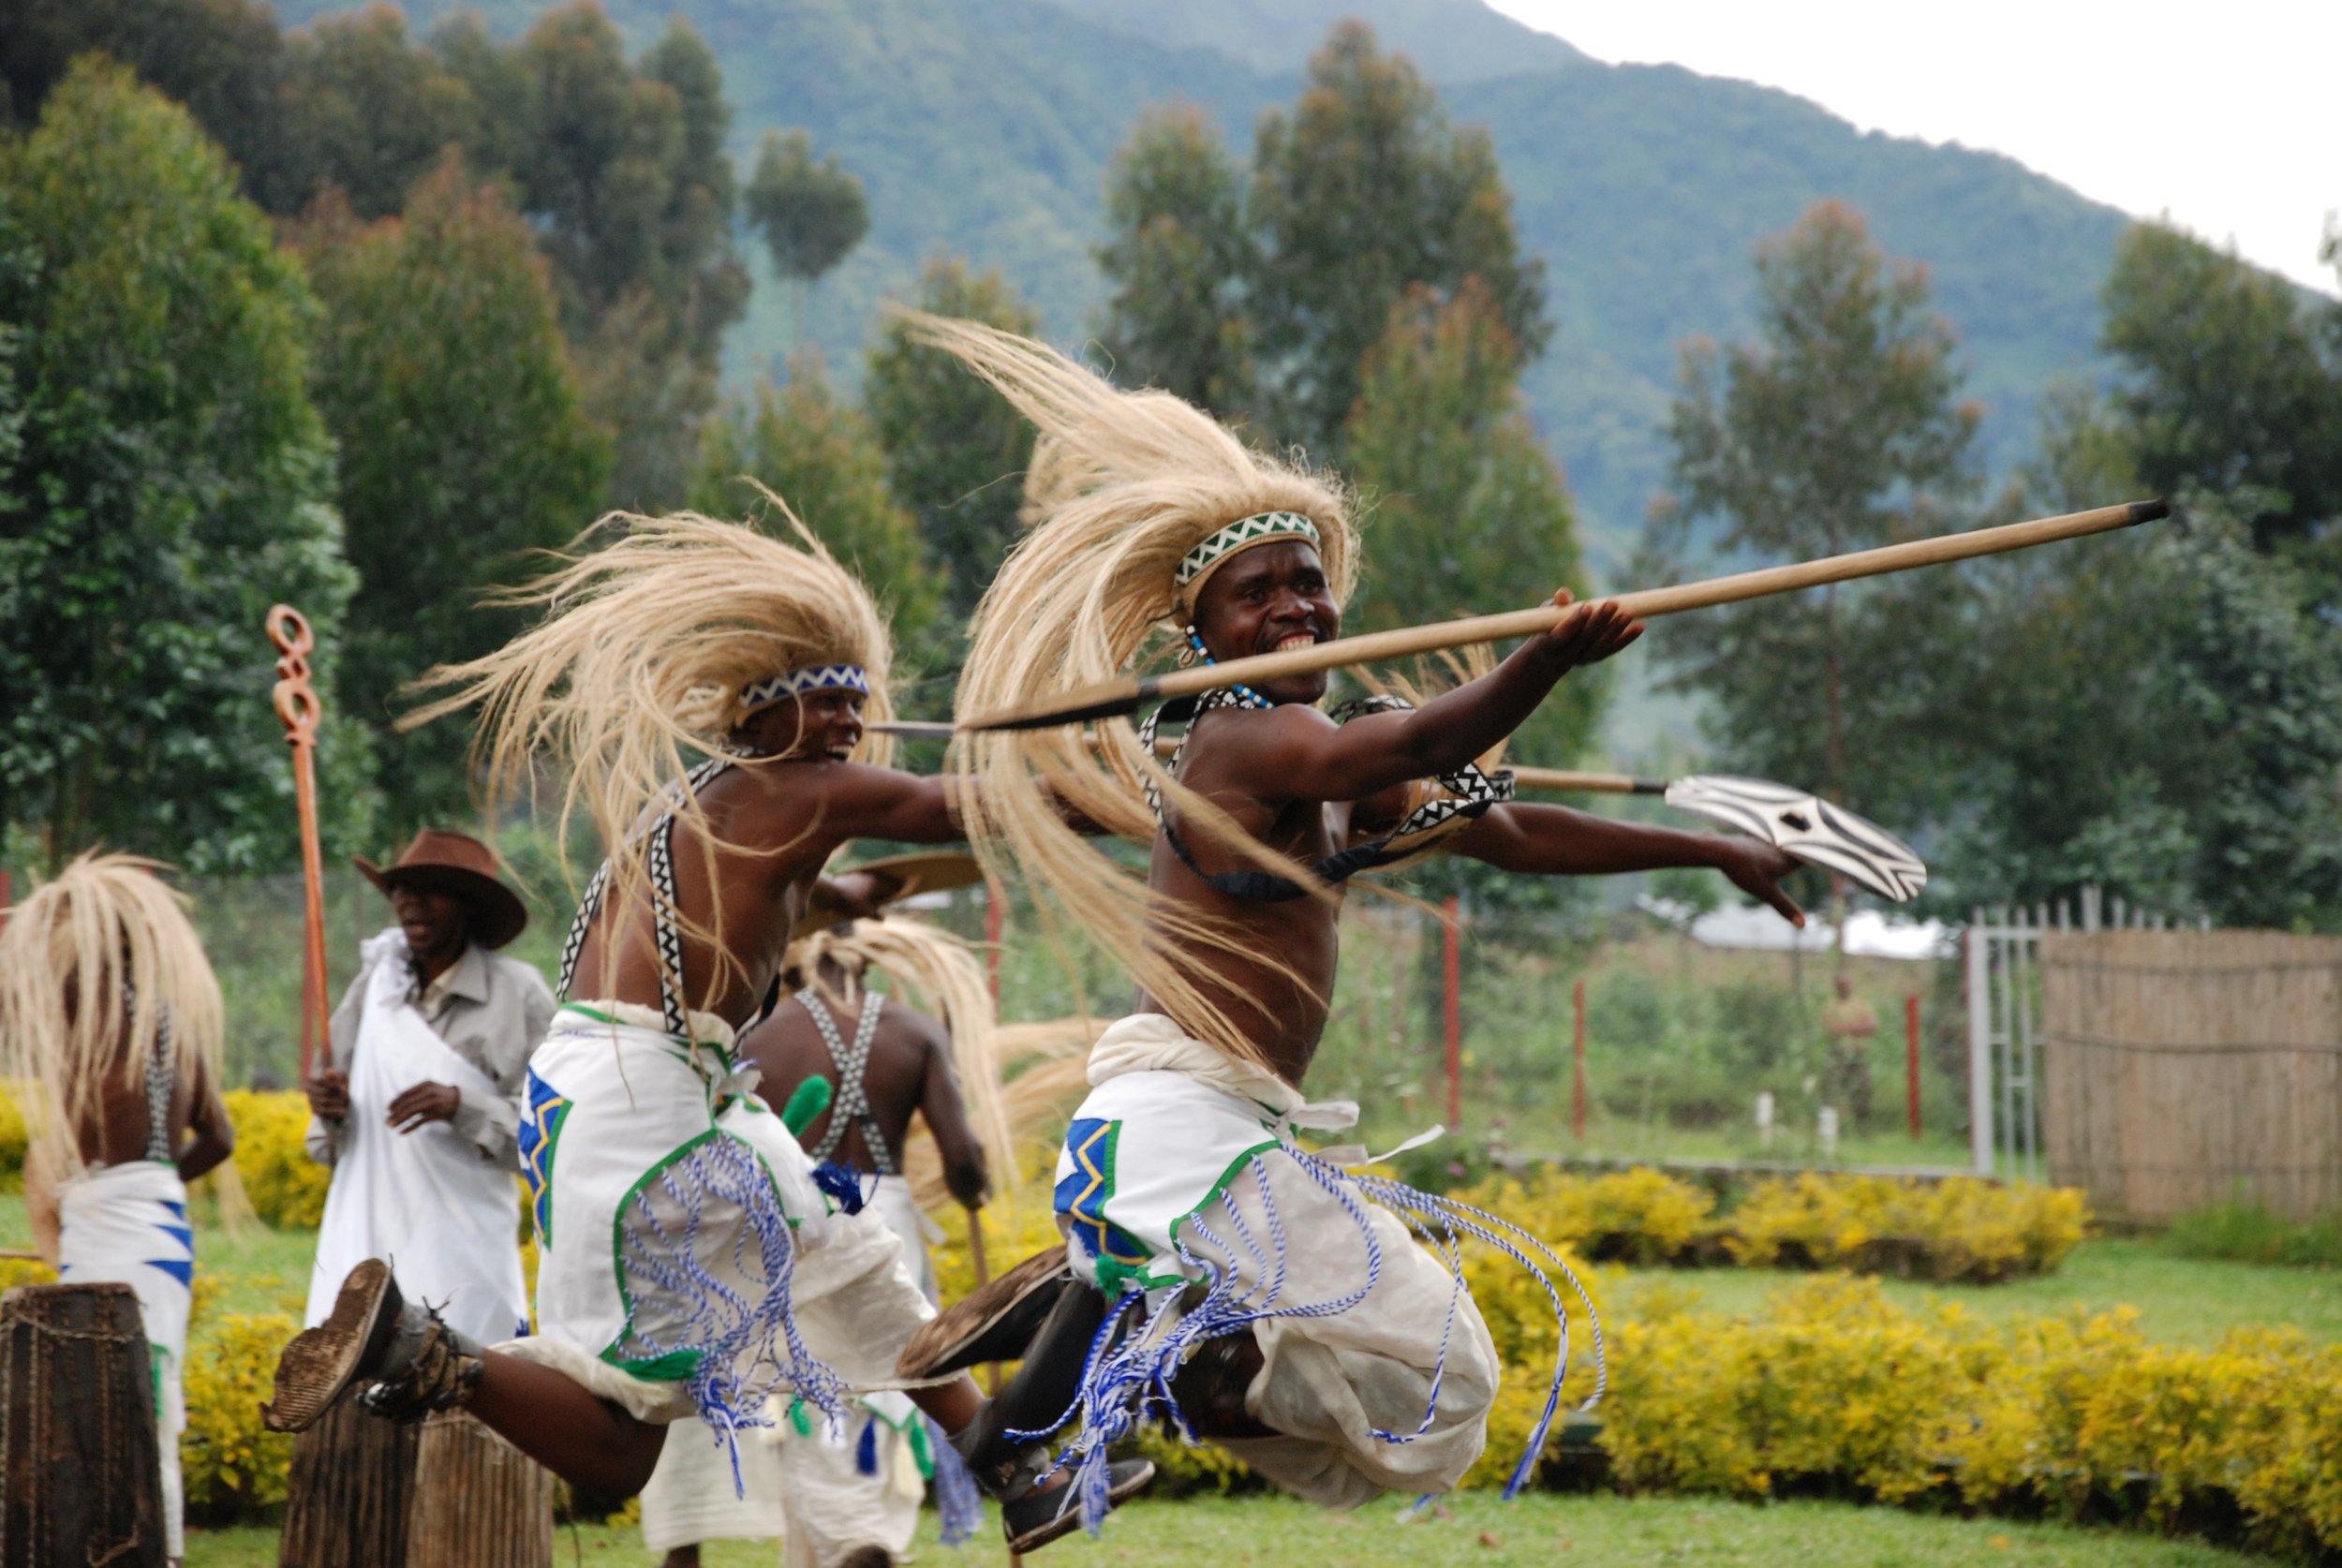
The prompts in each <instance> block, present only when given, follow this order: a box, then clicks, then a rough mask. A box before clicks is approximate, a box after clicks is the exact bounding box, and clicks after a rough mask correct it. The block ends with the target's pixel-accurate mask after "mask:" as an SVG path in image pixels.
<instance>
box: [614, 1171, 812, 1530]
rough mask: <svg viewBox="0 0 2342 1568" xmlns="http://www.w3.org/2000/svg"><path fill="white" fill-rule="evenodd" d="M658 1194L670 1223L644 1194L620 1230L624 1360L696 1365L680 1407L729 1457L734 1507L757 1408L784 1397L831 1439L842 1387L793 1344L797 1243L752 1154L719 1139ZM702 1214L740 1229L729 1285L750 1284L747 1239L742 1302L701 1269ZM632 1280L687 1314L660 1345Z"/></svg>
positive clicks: (664, 1180) (764, 1417)
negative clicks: (823, 1423)
mask: <svg viewBox="0 0 2342 1568" xmlns="http://www.w3.org/2000/svg"><path fill="white" fill-rule="evenodd" d="M657 1186H658V1188H659V1189H660V1191H661V1192H662V1193H663V1194H664V1195H665V1197H666V1198H667V1200H668V1201H669V1203H671V1204H672V1205H673V1206H674V1209H675V1210H676V1211H677V1213H678V1214H679V1216H680V1220H679V1221H678V1220H676V1219H675V1218H674V1217H662V1216H661V1215H660V1213H659V1212H658V1211H657V1210H656V1209H654V1208H653V1207H652V1206H651V1203H650V1200H649V1197H648V1195H647V1193H646V1192H638V1193H637V1194H635V1196H634V1198H633V1199H632V1200H631V1202H630V1205H629V1206H628V1208H627V1209H626V1210H625V1211H622V1215H621V1218H620V1220H619V1234H620V1238H621V1244H622V1247H623V1252H624V1263H625V1265H626V1272H625V1282H626V1284H627V1286H628V1287H629V1288H628V1292H627V1296H628V1304H629V1309H630V1317H629V1322H628V1326H627V1333H626V1337H625V1342H626V1344H627V1346H628V1349H629V1352H630V1354H628V1356H627V1358H626V1359H627V1360H629V1361H637V1360H644V1361H647V1360H656V1359H658V1358H659V1357H660V1356H662V1355H671V1354H678V1353H684V1352H692V1351H696V1352H698V1353H699V1357H698V1361H697V1363H696V1365H695V1366H694V1367H693V1368H692V1371H691V1374H690V1377H689V1382H688V1383H687V1386H688V1388H689V1392H690V1396H691V1402H692V1403H693V1404H694V1405H696V1406H697V1407H698V1409H699V1413H700V1418H701V1419H702V1420H704V1421H705V1422H706V1423H707V1425H708V1426H709V1427H712V1428H714V1430H715V1432H716V1434H717V1441H718V1442H721V1443H722V1444H723V1445H724V1446H725V1447H726V1449H727V1450H728V1451H729V1453H730V1456H731V1459H732V1480H733V1487H734V1490H735V1492H737V1493H738V1494H739V1495H741V1496H743V1497H745V1496H746V1495H747V1487H746V1482H745V1481H744V1479H743V1478H742V1476H741V1473H740V1449H739V1443H738V1433H739V1431H740V1429H741V1428H744V1427H769V1426H771V1425H772V1424H773V1417H772V1416H770V1415H768V1414H766V1413H764V1409H765V1405H766V1402H767V1401H768V1400H769V1399H770V1398H772V1397H773V1396H774V1395H775V1394H777V1393H781V1392H784V1391H785V1392H787V1393H790V1394H793V1395H794V1396H795V1397H796V1398H800V1399H803V1400H804V1401H805V1402H806V1403H808V1404H809V1405H811V1406H813V1407H814V1408H815V1409H817V1410H819V1411H821V1412H822V1413H823V1415H825V1416H827V1417H828V1418H829V1420H830V1422H831V1423H832V1427H833V1429H837V1430H842V1423H843V1421H844V1420H845V1413H846V1404H845V1396H846V1387H845V1383H844V1382H843V1381H842V1380H841V1379H840V1378H839V1377H838V1375H837V1372H836V1371H834V1370H832V1369H831V1368H830V1367H829V1366H828V1365H827V1364H826V1363H824V1362H823V1361H822V1360H820V1359H819V1358H818V1357H816V1356H815V1355H814V1354H812V1353H811V1352H810V1351H809V1350H808V1349H807V1348H806V1345H805V1340H804V1339H803V1338H802V1337H801V1335H800V1334H799V1332H798V1328H797V1319H796V1312H795V1310H794V1308H793V1294H792V1291H791V1283H792V1280H793V1277H794V1274H795V1270H796V1238H795V1236H794V1235H792V1234H791V1232H790V1229H789V1221H788V1218H787V1217H786V1216H785V1215H784V1214H783V1213H782V1212H781V1208H780V1203H779V1200H778V1197H777V1196H776V1195H775V1193H774V1192H773V1190H772V1186H771V1183H770V1180H769V1178H767V1176H765V1174H764V1170H763V1165H762V1164H761V1163H760V1162H759V1161H758V1160H757V1158H756V1155H755V1153H754V1152H753V1151H752V1150H750V1149H749V1147H748V1146H747V1145H745V1144H743V1143H741V1142H740V1141H739V1140H738V1139H736V1138H733V1137H731V1136H729V1135H726V1134H722V1133H719V1134H718V1135H717V1136H715V1137H712V1138H710V1139H708V1140H707V1141H706V1142H704V1143H703V1144H701V1145H699V1146H697V1147H695V1148H693V1149H692V1150H691V1152H690V1153H689V1154H688V1155H686V1156H684V1157H683V1158H682V1159H680V1160H677V1161H674V1163H672V1164H670V1165H669V1166H667V1168H666V1169H665V1170H663V1171H661V1172H660V1175H659V1178H658V1182H657ZM710 1204H715V1205H719V1206H730V1207H734V1208H737V1209H738V1210H739V1211H740V1212H741V1214H742V1215H743V1216H744V1217H745V1221H746V1222H745V1223H744V1224H742V1225H741V1226H740V1227H739V1229H738V1231H737V1233H736V1234H735V1235H734V1238H733V1243H732V1264H733V1266H734V1271H735V1272H736V1273H738V1274H742V1275H746V1274H748V1273H749V1267H748V1246H749V1238H750V1237H751V1236H753V1237H754V1238H755V1239H756V1241H757V1242H758V1243H759V1245H760V1250H761V1253H762V1257H763V1284H764V1289H763V1293H762V1294H760V1295H759V1296H758V1298H757V1299H755V1300H753V1301H751V1300H749V1299H748V1298H747V1297H746V1296H744V1295H743V1294H741V1293H740V1292H738V1291H736V1290H734V1288H733V1287H732V1286H731V1285H729V1284H727V1283H726V1282H725V1281H724V1280H721V1279H719V1278H718V1277H717V1276H716V1275H715V1274H713V1273H712V1272H710V1271H709V1270H708V1268H707V1267H706V1266H705V1265H704V1264H703V1263H702V1262H701V1261H700V1256H699V1251H698V1243H699V1241H700V1237H701V1234H702V1229H703V1225H704V1219H705V1210H706V1207H707V1206H708V1205H710ZM637 1280H640V1281H642V1282H643V1283H644V1284H645V1285H646V1286H648V1287H650V1288H651V1289H653V1290H656V1291H657V1292H658V1293H659V1294H660V1296H662V1297H663V1298H665V1300H666V1301H667V1302H672V1303H689V1304H690V1309H689V1312H688V1313H686V1314H684V1315H682V1316H681V1318H680V1320H679V1322H677V1323H676V1324H674V1326H672V1327H670V1328H669V1329H668V1330H667V1332H666V1333H665V1334H663V1335H661V1334H658V1333H654V1332H651V1331H649V1330H646V1329H645V1328H644V1327H642V1326H641V1325H639V1324H636V1323H635V1322H634V1321H633V1320H632V1311H633V1309H634V1307H635V1291H634V1290H633V1288H632V1287H633V1284H634V1282H635V1281H637Z"/></svg>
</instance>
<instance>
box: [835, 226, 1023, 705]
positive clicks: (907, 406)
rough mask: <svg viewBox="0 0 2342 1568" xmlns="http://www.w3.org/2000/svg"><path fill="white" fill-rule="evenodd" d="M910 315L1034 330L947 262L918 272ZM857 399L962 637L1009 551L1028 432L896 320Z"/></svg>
mask: <svg viewBox="0 0 2342 1568" xmlns="http://www.w3.org/2000/svg"><path fill="white" fill-rule="evenodd" d="M918 304H919V308H920V309H922V310H925V311H928V312H931V313H932V314H934V315H937V316H958V317H966V318H970V319H971V320H977V321H986V322H989V323H990V324H991V325H993V326H996V327H1000V328H1003V329H1005V330H1006V331H1009V332H1014V333H1027V334H1030V333H1035V332H1037V331H1039V329H1040V322H1039V320H1038V319H1037V318H1035V317H1034V316H1033V313H1032V312H1031V310H1030V308H1028V307H1027V306H1026V304H1025V303H1024V301H1023V300H1022V299H1020V298H1019V297H1018V296H1017V294H1016V292H1015V290H1014V289H1013V288H1010V287H1009V286H1008V285H1007V284H1006V283H1003V282H1002V281H1001V274H998V273H996V272H986V273H982V274H973V273H971V272H970V271H969V270H968V264H967V263H966V262H965V261H963V260H961V259H958V258H956V257H937V258H936V259H933V260H931V261H929V262H928V263H927V265H926V271H925V272H924V273H923V274H921V275H920V279H919V295H918ZM862 395H863V403H864V407H866V408H867V410H868V411H869V416H870V422H871V424H872V425H873V426H874V427H875V428H876V429H877V431H878V436H879V440H880V442H881V443H882V445H883V446H884V447H885V449H886V473H887V479H888V481H889V482H890V483H892V485H893V486H894V490H895V495H896V496H897V498H898V499H900V500H901V501H902V503H903V504H904V505H905V506H907V507H909V508H911V510H912V512H913V513H914V514H916V515H917V517H918V519H919V537H920V538H921V539H922V540H925V541H926V550H927V558H928V559H929V560H931V561H933V562H935V563H936V564H937V565H938V566H939V567H941V569H942V571H943V573H944V590H943V592H944V604H945V607H946V609H947V611H948V612H949V614H950V617H951V620H952V622H953V624H954V625H955V626H964V625H966V623H967V619H968V616H969V614H971V612H973V611H974V609H975V607H976V600H977V599H980V598H982V597H983V595H984V590H985V589H986V588H987V587H989V586H990V585H991V583H992V575H993V573H994V572H996V571H998V570H1000V566H1001V556H1003V555H1006V554H1007V553H1008V547H1009V545H1010V544H1011V543H1013V542H1015V538H1016V509H1017V507H1018V505H1019V504H1020V503H1021V502H1022V499H1023V496H1024V477H1025V468H1026V466H1027V465H1028V464H1030V462H1031V461H1032V443H1033V432H1032V426H1031V425H1030V424H1028V423H1026V422H1025V418H1024V416H1023V415H1021V414H1019V413H1018V412H1017V411H1016V410H1015V408H1013V407H1010V406H1009V405H1008V403H1007V401H1006V400H1004V399H1003V398H1002V397H1001V395H1000V394H999V393H998V392H994V391H993V390H992V389H991V388H990V387H987V386H986V385H985V384H984V383H983V382H982V381H979V380H978V379H976V377H973V376H971V375H969V374H968V371H967V369H966V367H965V366H963V365H962V364H960V362H958V361H957V360H955V359H953V358H952V357H951V356H950V355H949V354H945V353H941V352H939V351H938V350H936V349H933V348H921V347H920V346H919V345H917V344H916V343H913V342H912V340H911V333H910V329H909V328H908V327H906V326H905V325H904V324H903V322H902V321H901V320H900V318H890V319H888V320H887V321H886V322H885V324H884V325H883V326H882V327H881V328H880V329H879V341H878V343H877V344H876V346H875V347H873V348H871V350H870V356H869V360H868V362H867V367H866V368H865V370H864V373H863V394H862ZM956 667H957V661H956V658H954V660H953V668H955V669H956Z"/></svg>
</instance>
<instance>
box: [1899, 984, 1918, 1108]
mask: <svg viewBox="0 0 2342 1568" xmlns="http://www.w3.org/2000/svg"><path fill="white" fill-rule="evenodd" d="M1903 1080H1904V1086H1905V1087H1904V1099H1905V1104H1906V1105H1907V1106H1908V1107H1909V1110H1910V1117H1911V1136H1912V1137H1914V1138H1917V1137H1918V1136H1919V1135H1920V998H1919V997H1918V996H1917V995H1916V994H1915V995H1912V996H1908V997H1905V998H1903Z"/></svg>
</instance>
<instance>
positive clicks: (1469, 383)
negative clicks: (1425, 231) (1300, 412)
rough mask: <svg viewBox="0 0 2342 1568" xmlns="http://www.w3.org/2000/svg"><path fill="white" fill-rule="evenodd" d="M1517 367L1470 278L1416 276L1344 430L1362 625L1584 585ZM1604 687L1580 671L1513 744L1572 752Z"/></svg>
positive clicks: (1511, 345)
mask: <svg viewBox="0 0 2342 1568" xmlns="http://www.w3.org/2000/svg"><path fill="white" fill-rule="evenodd" d="M1519 374H1520V348H1519V344H1518V343H1517V342H1516V341H1515V340H1514V338H1513V336H1512V334H1511V333H1510V332H1508V331H1507V330H1506V329H1505V322H1504V318H1503V316H1502V315H1501V313H1500V312H1499V311H1498V309H1497V306H1496V303H1495V301H1494V300H1493V299H1492V298H1491V297H1490V294H1489V292H1488V290H1487V289H1486V288H1484V287H1483V286H1482V285H1481V284H1480V283H1479V282H1478V281H1477V280H1476V279H1472V280H1467V281H1466V283H1465V284H1464V286H1463V288H1461V289H1460V290H1459V291H1458V293H1457V295H1456V297H1455V298H1454V299H1452V300H1448V301H1445V302H1443V301H1442V300H1441V299H1440V298H1439V296H1438V295H1437V294H1436V293H1434V292H1433V291H1432V290H1431V289H1430V288H1426V287H1423V286H1421V285H1418V286H1416V288H1415V289H1413V290H1412V291H1411V292H1410V294H1409V296H1408V298H1407V299H1406V300H1405V301H1404V302H1403V303H1401V305H1400V306H1399V307H1398V308H1396V309H1394V310H1393V311H1392V312H1391V319H1390V326H1389V329H1388V330H1387V331H1386V333H1384V335H1383V340H1382V341H1381V342H1380V343H1378V344H1377V345H1375V347H1374V348H1372V349H1371V351H1370V352H1369V353H1368V355H1367V357H1366V363H1365V366H1364V373H1363V380H1364V385H1363V389H1362V391H1361V392H1360V394H1359V398H1358V403H1357V407H1356V408H1354V409H1353V410H1352V411H1351V415H1350V422H1349V425H1348V428H1347V432H1346V444H1347V445H1348V447H1349V449H1350V453H1351V460H1350V473H1351V478H1352V480H1353V481H1354V482H1355V483H1356V485H1357V487H1358V489H1359V492H1360V494H1361V495H1362V496H1363V497H1364V498H1365V504H1366V506H1367V507H1368V508H1369V509H1371V510H1370V512H1369V517H1370V521H1371V525H1372V527H1371V535H1370V537H1371V540H1372V549H1373V570H1372V571H1371V572H1370V573H1368V574H1367V578H1366V585H1365V589H1364V592H1363V593H1362V594H1361V596H1360V599H1359V602H1358V604H1357V606H1356V611H1355V613H1354V617H1353V618H1354V619H1355V620H1356V623H1357V626H1356V629H1359V630H1379V629H1384V628H1386V627H1393V626H1404V625H1411V624H1415V623H1418V622H1422V621H1430V620H1445V619H1449V618H1452V617H1455V616H1459V615H1467V614H1479V613H1483V612H1489V611H1495V610H1517V609H1519V608H1520V607H1521V606H1522V605H1523V604H1526V603H1529V602H1532V601H1533V600H1534V598H1535V596H1536V595H1537V594H1539V593H1550V592H1551V591H1552V590H1553V589H1554V588H1556V587H1560V586H1563V585H1564V584H1566V585H1567V586H1569V587H1570V588H1571V589H1572V590H1574V591H1576V592H1579V593H1582V592H1584V591H1585V587H1586V581H1585V574H1584V571H1583V568H1582V563H1581V562H1580V560H1579V550H1578V532H1577V522H1576V518H1575V515H1574V513H1573V512H1572V510H1571V507H1570V503H1569V492H1568V489H1567V488H1566V486H1564V484H1563V482H1562V475H1561V471H1560V469H1558V468H1557V467H1555V466H1554V464H1553V460H1552V458H1551V457H1550V456H1549V455H1548V454H1547V452H1546V451H1545V449H1544V448H1543V447H1542V446H1540V445H1539V444H1538V442H1537V438H1536V433H1535V432H1534V430H1532V429H1531V428H1530V425H1529V419H1528V415H1527V414H1526V413H1525V412H1524V411H1523V409H1522V408H1521V406H1520V394H1519V389H1518V379H1519ZM1602 688H1603V682H1602V680H1601V678H1600V676H1599V675H1597V674H1595V673H1593V672H1585V673H1581V674H1579V675H1573V676H1571V677H1570V679H1569V680H1568V681H1566V682H1564V685H1563V686H1562V688H1561V689H1560V690H1559V691H1558V692H1557V693H1556V694H1555V696H1554V698H1553V699H1552V700H1550V701H1549V702H1548V703H1545V705H1544V706H1543V707H1541V708H1539V709H1538V711H1537V713H1536V715H1535V717H1533V718H1532V719H1531V720H1530V721H1529V723H1528V724H1526V725H1524V726H1523V727H1522V728H1521V730H1520V732H1519V734H1518V736H1517V737H1516V739H1517V746H1516V747H1515V748H1514V749H1513V750H1512V751H1509V752H1508V753H1507V754H1508V755H1511V756H1514V757H1515V760H1517V761H1520V762H1537V763H1543V764H1546V765H1566V764H1567V763H1569V762H1574V761H1575V760H1576V759H1577V758H1578V756H1579V754H1580V752H1581V751H1582V749H1583V747H1584V746H1585V744H1586V742H1587V741H1588V740H1590V739H1591V738H1592V736H1593V731H1594V728H1595V724H1596V720H1597V717H1598V716H1599V714H1600V711H1601V694H1602Z"/></svg>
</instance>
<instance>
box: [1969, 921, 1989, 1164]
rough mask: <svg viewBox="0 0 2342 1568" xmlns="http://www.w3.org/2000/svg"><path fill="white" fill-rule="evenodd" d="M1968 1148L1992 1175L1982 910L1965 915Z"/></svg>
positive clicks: (1986, 959) (1986, 947)
mask: <svg viewBox="0 0 2342 1568" xmlns="http://www.w3.org/2000/svg"><path fill="white" fill-rule="evenodd" d="M1966 947H1967V962H1968V1148H1969V1152H1970V1155H1971V1158H1972V1162H1973V1163H1974V1165H1975V1167H1976V1174H1977V1175H1978V1176H1991V1175H1992V1174H1993V979H1992V973H1991V969H1992V961H1993V960H1992V947H1993V942H1992V938H1991V937H1989V936H1987V935H1986V934H1985V925H1984V911H1983V910H1980V909H1979V910H1976V911H1974V912H1973V913H1972V914H1971V915H1970V916H1969V918H1968V932H1967V941H1966Z"/></svg>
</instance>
